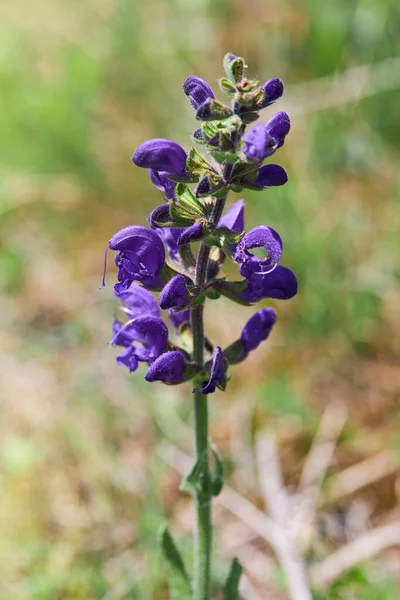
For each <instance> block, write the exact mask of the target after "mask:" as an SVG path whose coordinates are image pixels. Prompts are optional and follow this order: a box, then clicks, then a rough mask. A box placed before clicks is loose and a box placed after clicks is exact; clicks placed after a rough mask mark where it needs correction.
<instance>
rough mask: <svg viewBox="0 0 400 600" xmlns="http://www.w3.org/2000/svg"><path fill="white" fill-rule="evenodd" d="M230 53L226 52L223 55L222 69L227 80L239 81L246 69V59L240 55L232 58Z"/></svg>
mask: <svg viewBox="0 0 400 600" xmlns="http://www.w3.org/2000/svg"><path fill="white" fill-rule="evenodd" d="M231 57H232V54H230V53H229V52H228V54H225V56H224V70H225V73H226V76H227V77H228V79H229V81H231V82H232V83H240V81H242V79H243V75H244V72H245V70H246V69H247V65H246V61H245V60H244V58H242V57H241V56H236V57H235V58H234V59H233V60H232V58H231Z"/></svg>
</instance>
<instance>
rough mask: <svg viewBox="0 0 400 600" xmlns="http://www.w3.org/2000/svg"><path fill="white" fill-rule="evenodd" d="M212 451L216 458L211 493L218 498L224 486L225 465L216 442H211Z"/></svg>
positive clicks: (212, 473)
mask: <svg viewBox="0 0 400 600" xmlns="http://www.w3.org/2000/svg"><path fill="white" fill-rule="evenodd" d="M210 449H211V452H212V454H213V457H214V468H213V470H212V472H211V491H212V495H213V496H218V495H219V494H220V493H221V490H222V488H223V486H224V480H225V475H224V463H223V461H222V457H221V455H220V453H219V452H218V448H217V447H216V445H215V444H214V442H213V441H212V440H211V441H210Z"/></svg>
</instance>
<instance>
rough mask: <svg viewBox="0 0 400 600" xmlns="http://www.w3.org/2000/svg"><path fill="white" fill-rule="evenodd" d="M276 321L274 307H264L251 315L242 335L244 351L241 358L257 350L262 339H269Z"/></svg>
mask: <svg viewBox="0 0 400 600" xmlns="http://www.w3.org/2000/svg"><path fill="white" fill-rule="evenodd" d="M275 321H276V312H275V311H274V309H273V308H263V309H261V310H259V311H258V312H256V313H255V314H254V315H253V316H252V317H250V319H249V320H248V321H247V323H246V325H245V326H244V327H243V330H242V333H241V336H240V341H241V342H242V346H243V353H242V355H241V356H240V358H239V360H244V359H245V358H246V357H247V356H248V354H249V352H251V351H252V350H255V349H256V348H257V347H258V346H259V345H260V343H261V342H262V341H264V340H266V339H267V337H268V336H269V334H270V333H271V330H272V327H273V326H274V324H275Z"/></svg>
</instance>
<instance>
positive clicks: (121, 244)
mask: <svg viewBox="0 0 400 600" xmlns="http://www.w3.org/2000/svg"><path fill="white" fill-rule="evenodd" d="M108 246H109V248H110V249H111V250H115V251H116V252H117V254H116V257H115V263H116V265H117V267H118V281H119V283H117V284H116V285H115V290H116V291H117V292H121V291H123V290H127V289H128V288H129V286H130V285H131V283H132V282H133V281H139V282H140V283H142V284H143V285H144V286H147V287H160V286H162V281H161V279H160V272H161V269H162V267H163V265H164V261H165V250H164V246H163V243H162V241H161V240H160V238H159V236H158V235H157V234H156V233H155V232H154V231H152V230H151V229H147V227H141V226H134V225H132V226H130V227H125V229H121V231H118V232H117V233H116V234H115V235H114V236H113V237H112V238H111V240H110V241H109V243H108Z"/></svg>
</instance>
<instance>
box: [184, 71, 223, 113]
mask: <svg viewBox="0 0 400 600" xmlns="http://www.w3.org/2000/svg"><path fill="white" fill-rule="evenodd" d="M183 91H184V92H185V94H186V96H187V97H188V98H189V101H190V104H191V105H192V108H194V109H195V110H197V109H199V108H200V106H202V105H203V104H204V103H205V102H206V101H207V100H208V98H215V96H214V92H213V91H212V89H211V88H210V86H209V85H208V83H206V82H205V81H204V80H203V79H201V78H200V77H196V76H194V75H191V76H190V77H188V78H187V79H186V81H185V83H184V84H183Z"/></svg>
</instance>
